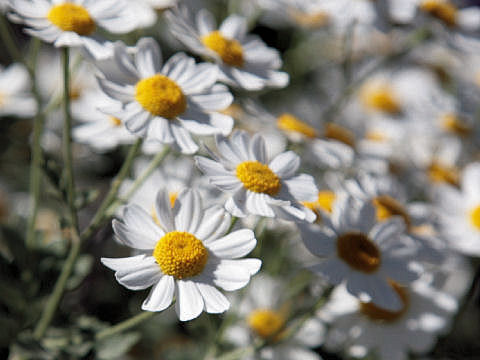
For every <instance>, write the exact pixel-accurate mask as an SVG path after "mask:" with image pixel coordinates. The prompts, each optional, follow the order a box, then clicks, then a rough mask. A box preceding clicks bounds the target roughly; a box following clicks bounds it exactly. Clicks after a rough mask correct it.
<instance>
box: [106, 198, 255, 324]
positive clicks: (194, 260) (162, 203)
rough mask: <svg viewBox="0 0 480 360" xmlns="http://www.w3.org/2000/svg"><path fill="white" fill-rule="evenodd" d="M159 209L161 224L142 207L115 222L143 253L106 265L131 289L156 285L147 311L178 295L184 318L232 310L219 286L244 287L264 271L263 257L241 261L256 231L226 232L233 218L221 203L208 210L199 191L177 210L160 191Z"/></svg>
mask: <svg viewBox="0 0 480 360" xmlns="http://www.w3.org/2000/svg"><path fill="white" fill-rule="evenodd" d="M155 209H156V214H157V220H158V224H157V222H156V221H154V220H153V218H152V216H151V215H150V214H148V213H147V212H145V211H144V210H143V209H141V208H140V207H138V206H136V205H130V206H127V207H126V209H125V212H124V217H123V221H116V220H114V221H113V230H114V232H115V235H116V236H117V238H118V240H119V241H120V242H122V243H123V244H125V245H127V246H130V247H132V248H134V249H136V250H137V251H138V252H140V254H139V255H136V256H131V257H126V258H117V259H112V258H102V263H103V264H104V265H105V266H107V267H108V268H110V269H112V270H114V271H115V277H116V279H117V280H118V282H119V283H120V284H122V285H123V286H125V287H126V288H128V289H131V290H142V289H146V288H148V287H150V286H153V287H152V289H151V291H150V294H149V296H148V297H147V299H146V300H145V301H144V302H143V304H142V309H143V310H146V311H162V310H164V309H166V308H167V307H168V306H170V304H171V303H172V301H173V299H174V298H175V299H176V303H175V310H176V312H177V314H178V316H179V319H180V320H182V321H187V320H191V319H194V318H196V317H198V316H199V315H200V313H201V312H202V311H206V312H208V313H221V312H224V311H226V310H227V309H228V308H229V306H230V303H229V301H228V300H227V299H226V298H225V296H224V295H223V294H222V293H221V292H220V291H218V290H217V287H220V288H222V289H224V290H226V291H232V290H237V289H240V288H242V287H244V286H245V285H247V284H248V282H249V281H250V277H251V276H252V275H254V274H255V273H257V272H258V270H259V269H260V265H261V261H260V260H258V259H239V258H240V257H243V256H245V255H246V254H248V253H249V252H250V251H251V250H252V249H253V248H254V247H255V246H256V243H257V241H256V239H255V236H254V234H253V232H252V231H251V230H248V229H240V230H236V231H234V232H231V233H229V234H227V235H225V233H226V231H227V229H228V227H229V226H230V216H229V215H228V214H226V213H225V211H224V210H223V209H221V208H219V207H216V206H213V207H210V208H208V209H204V208H203V206H202V200H201V198H200V196H199V194H198V192H196V191H195V190H185V191H183V192H182V193H180V194H179V195H178V198H177V200H176V201H175V205H174V206H173V208H172V206H171V202H170V199H169V196H168V193H167V192H164V191H160V192H159V193H158V194H157V201H156V204H155Z"/></svg>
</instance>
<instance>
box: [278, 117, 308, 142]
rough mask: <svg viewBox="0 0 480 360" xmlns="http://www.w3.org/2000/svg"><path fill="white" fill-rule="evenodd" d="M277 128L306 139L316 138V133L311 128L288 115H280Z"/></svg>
mask: <svg viewBox="0 0 480 360" xmlns="http://www.w3.org/2000/svg"><path fill="white" fill-rule="evenodd" d="M277 126H278V128H279V129H281V130H283V131H286V132H296V133H299V134H302V135H304V136H306V137H308V138H314V137H316V136H317V131H316V130H315V129H314V128H313V127H311V126H310V125H308V124H307V123H305V122H303V121H302V120H300V119H299V118H297V117H296V116H293V115H292V114H288V113H285V114H282V115H280V116H279V117H278V119H277Z"/></svg>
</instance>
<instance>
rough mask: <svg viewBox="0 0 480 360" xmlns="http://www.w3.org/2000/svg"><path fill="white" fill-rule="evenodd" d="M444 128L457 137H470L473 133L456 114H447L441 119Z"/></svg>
mask: <svg viewBox="0 0 480 360" xmlns="http://www.w3.org/2000/svg"><path fill="white" fill-rule="evenodd" d="M440 121H441V125H442V127H443V128H444V129H445V130H446V131H448V132H450V133H453V134H455V135H459V136H468V135H470V134H471V133H472V127H471V126H469V125H468V124H467V123H465V121H463V120H462V119H461V118H460V117H458V116H457V115H455V114H446V115H443V116H442V117H441V118H440Z"/></svg>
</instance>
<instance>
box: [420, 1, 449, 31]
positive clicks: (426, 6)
mask: <svg viewBox="0 0 480 360" xmlns="http://www.w3.org/2000/svg"><path fill="white" fill-rule="evenodd" d="M420 10H422V11H424V12H426V13H428V14H430V15H431V16H434V17H436V18H437V19H439V20H440V21H442V22H444V23H445V25H447V26H450V27H453V26H455V25H456V24H457V12H458V9H457V8H456V6H455V5H454V4H452V3H451V2H450V1H449V0H424V1H422V3H421V4H420Z"/></svg>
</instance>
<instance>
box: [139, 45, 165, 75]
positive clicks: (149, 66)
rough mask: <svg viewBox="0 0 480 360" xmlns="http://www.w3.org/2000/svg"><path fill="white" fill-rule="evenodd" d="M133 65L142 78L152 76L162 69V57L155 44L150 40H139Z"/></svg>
mask: <svg viewBox="0 0 480 360" xmlns="http://www.w3.org/2000/svg"><path fill="white" fill-rule="evenodd" d="M135 64H136V67H137V68H138V70H139V72H140V76H141V77H143V78H146V77H150V76H153V75H155V74H157V73H159V72H160V70H161V68H162V55H161V52H160V48H159V47H158V44H157V42H156V41H155V40H154V39H152V38H141V39H140V40H139V41H138V43H137V54H136V56H135Z"/></svg>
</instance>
